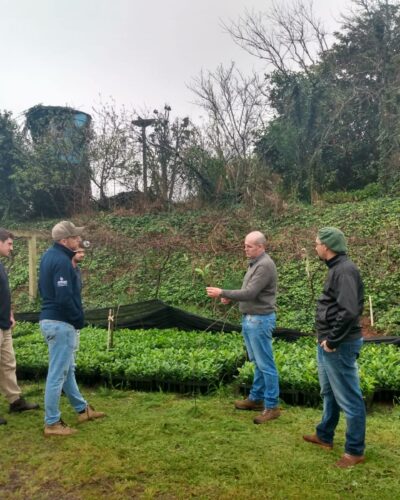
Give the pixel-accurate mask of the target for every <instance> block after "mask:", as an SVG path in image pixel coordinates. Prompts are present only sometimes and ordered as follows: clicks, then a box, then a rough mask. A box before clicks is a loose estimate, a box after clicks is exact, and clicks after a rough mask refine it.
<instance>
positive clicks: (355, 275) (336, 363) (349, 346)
mask: <svg viewBox="0 0 400 500" xmlns="http://www.w3.org/2000/svg"><path fill="white" fill-rule="evenodd" d="M316 252H317V254H318V256H319V258H320V259H321V260H324V261H325V263H326V265H327V266H328V269H329V271H328V277H327V279H326V281H325V285H324V289H323V292H322V295H321V296H320V298H319V299H318V304H317V313H316V328H317V334H318V375H319V382H320V385H321V395H322V397H323V402H324V406H323V415H322V420H321V422H320V423H319V424H318V425H317V427H316V432H315V434H311V435H306V436H303V438H304V440H305V441H307V442H309V443H312V444H314V445H317V446H319V447H321V448H325V449H327V450H331V449H332V448H333V438H334V435H335V429H336V426H337V424H338V422H339V415H340V410H342V411H343V413H344V414H345V416H346V423H347V429H346V442H345V453H344V455H343V456H342V457H341V459H340V460H339V461H338V462H336V464H335V465H336V466H337V467H340V468H348V467H352V466H354V465H357V464H360V463H362V462H364V461H365V457H364V449H365V423H366V422H365V420H366V417H365V405H364V401H363V397H362V393H361V389H360V381H359V376H358V368H357V361H356V360H357V358H358V356H359V353H360V349H361V347H362V343H363V340H362V335H361V327H360V322H359V320H360V316H361V314H362V311H363V305H364V286H363V282H362V280H361V276H360V272H359V270H358V269H357V267H356V266H355V264H353V262H352V261H351V260H350V259H349V258H348V257H347V255H346V253H347V243H346V238H345V236H344V234H343V233H342V231H340V230H339V229H337V228H335V227H324V228H322V229H320V231H318V236H317V239H316Z"/></svg>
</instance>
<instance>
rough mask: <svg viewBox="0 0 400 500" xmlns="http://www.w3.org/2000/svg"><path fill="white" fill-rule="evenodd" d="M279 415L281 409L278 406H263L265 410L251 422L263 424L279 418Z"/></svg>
mask: <svg viewBox="0 0 400 500" xmlns="http://www.w3.org/2000/svg"><path fill="white" fill-rule="evenodd" d="M280 416H281V411H280V410H279V408H278V407H276V408H265V410H264V411H263V412H262V413H261V414H260V415H258V417H256V418H255V419H254V420H253V422H254V423H255V424H264V423H265V422H268V421H269V420H274V419H275V418H279V417H280Z"/></svg>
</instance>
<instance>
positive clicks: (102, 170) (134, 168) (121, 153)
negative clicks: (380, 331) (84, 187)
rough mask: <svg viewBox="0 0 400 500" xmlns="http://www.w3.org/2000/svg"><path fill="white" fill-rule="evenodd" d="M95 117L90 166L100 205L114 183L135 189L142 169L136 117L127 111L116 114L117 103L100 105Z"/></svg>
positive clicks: (94, 114)
mask: <svg viewBox="0 0 400 500" xmlns="http://www.w3.org/2000/svg"><path fill="white" fill-rule="evenodd" d="M92 114H93V122H94V125H93V136H92V140H91V144H90V165H91V172H92V182H93V183H94V185H95V186H96V187H97V189H98V193H99V198H100V203H101V202H103V201H104V200H105V199H106V198H107V196H108V195H109V191H110V186H111V184H112V183H116V184H118V185H119V186H120V187H125V188H127V189H128V190H132V189H134V187H135V186H136V184H137V182H138V179H139V175H140V168H139V164H138V161H137V154H138V151H137V143H136V142H135V140H134V133H133V131H132V125H131V121H132V115H133V113H132V114H131V113H128V112H127V111H126V109H125V108H122V109H121V110H119V111H117V110H116V108H115V103H114V102H111V103H105V104H103V103H101V104H100V106H99V107H97V108H94V109H93V112H92ZM113 194H115V193H113Z"/></svg>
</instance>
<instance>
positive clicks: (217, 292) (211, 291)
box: [206, 286, 222, 299]
mask: <svg viewBox="0 0 400 500" xmlns="http://www.w3.org/2000/svg"><path fill="white" fill-rule="evenodd" d="M206 292H207V295H208V296H209V297H211V298H212V299H217V298H218V297H220V296H221V293H222V289H221V288H216V287H215V286H208V287H207V288H206Z"/></svg>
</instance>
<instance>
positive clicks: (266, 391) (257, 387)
mask: <svg viewBox="0 0 400 500" xmlns="http://www.w3.org/2000/svg"><path fill="white" fill-rule="evenodd" d="M275 322H276V315H275V313H271V314H265V315H264V314H263V315H256V314H245V315H243V319H242V331H243V337H244V341H245V343H246V348H247V353H248V355H249V359H250V361H253V362H254V365H255V371H254V380H253V385H252V387H251V391H250V395H249V399H251V400H252V401H260V400H263V401H264V406H265V408H276V407H277V406H278V402H279V377H278V372H277V369H276V366H275V361H274V355H273V352H272V331H273V329H274V328H275Z"/></svg>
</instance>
